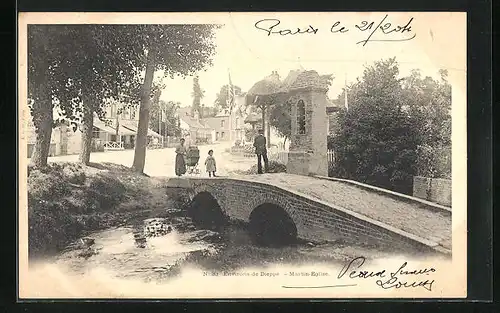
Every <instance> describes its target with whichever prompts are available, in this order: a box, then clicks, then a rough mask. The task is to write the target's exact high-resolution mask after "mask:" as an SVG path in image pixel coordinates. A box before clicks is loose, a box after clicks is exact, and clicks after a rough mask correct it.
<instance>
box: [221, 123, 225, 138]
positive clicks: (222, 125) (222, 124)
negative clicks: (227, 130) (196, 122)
mask: <svg viewBox="0 0 500 313" xmlns="http://www.w3.org/2000/svg"><path fill="white" fill-rule="evenodd" d="M225 122H226V121H224V120H222V121H220V127H224V124H225ZM222 136H224V135H222Z"/></svg>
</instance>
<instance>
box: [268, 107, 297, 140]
mask: <svg viewBox="0 0 500 313" xmlns="http://www.w3.org/2000/svg"><path fill="white" fill-rule="evenodd" d="M269 115H270V116H269V124H270V126H271V127H273V128H274V129H275V130H276V131H277V132H278V134H279V135H280V136H282V137H284V138H285V142H286V140H287V139H290V136H291V135H292V105H291V103H290V102H288V101H285V102H278V103H276V104H274V105H273V106H271V108H270V114H269Z"/></svg>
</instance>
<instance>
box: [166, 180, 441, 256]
mask: <svg viewBox="0 0 500 313" xmlns="http://www.w3.org/2000/svg"><path fill="white" fill-rule="evenodd" d="M167 187H168V188H172V189H171V190H175V191H176V193H179V191H180V190H184V191H183V195H182V196H181V195H177V197H179V198H181V199H184V200H183V201H182V202H183V203H184V204H186V203H188V202H189V200H192V199H194V197H195V196H196V195H197V194H199V193H200V192H208V193H210V194H211V195H212V196H213V197H214V198H215V200H217V202H218V203H219V205H220V207H221V208H222V210H223V211H224V213H225V214H226V215H227V216H229V217H230V218H233V219H236V220H243V221H246V222H248V219H249V217H250V214H251V213H252V211H253V210H254V209H255V208H256V207H258V206H259V205H261V204H264V203H271V204H275V205H278V206H280V207H281V208H283V209H284V210H285V211H286V212H287V213H288V215H289V216H290V217H291V218H292V219H293V221H294V222H295V225H296V227H297V232H298V236H299V237H300V238H303V239H306V240H311V241H319V242H321V241H337V240H342V241H344V242H345V243H347V244H358V245H359V244H368V245H375V246H378V247H382V248H386V249H388V250H392V251H394V250H398V251H415V250H418V251H425V252H429V251H433V248H431V246H430V245H429V244H428V243H425V242H423V241H419V240H416V239H414V238H410V237H408V236H406V235H405V234H404V233H403V232H401V231H400V230H397V229H394V228H391V227H389V226H387V225H383V224H381V223H380V222H376V221H373V220H371V219H369V218H366V217H364V216H361V215H359V214H356V213H354V212H350V211H346V210H344V209H342V208H335V207H332V206H331V205H328V204H326V203H321V202H319V201H317V200H314V199H311V198H309V197H307V196H301V195H298V194H296V193H294V192H289V191H287V190H284V189H281V188H279V187H276V186H272V185H269V184H265V183H257V182H253V181H245V180H240V179H224V178H218V179H200V178H197V179H189V180H187V179H170V180H169V183H167Z"/></svg>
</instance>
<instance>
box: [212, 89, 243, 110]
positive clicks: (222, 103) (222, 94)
mask: <svg viewBox="0 0 500 313" xmlns="http://www.w3.org/2000/svg"><path fill="white" fill-rule="evenodd" d="M229 88H230V86H229V85H224V86H222V87H221V88H220V91H219V92H218V93H217V96H216V98H215V101H214V106H215V108H216V109H217V110H218V111H221V110H224V109H227V103H228V99H229V97H228V92H229ZM233 89H234V94H235V95H241V88H240V87H238V86H235V85H233Z"/></svg>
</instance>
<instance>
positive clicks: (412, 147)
mask: <svg viewBox="0 0 500 313" xmlns="http://www.w3.org/2000/svg"><path fill="white" fill-rule="evenodd" d="M398 76H399V70H398V64H397V62H396V60H395V58H391V59H388V60H383V61H378V62H375V64H374V65H372V66H369V67H366V68H365V70H364V73H363V76H362V78H361V79H358V81H357V82H356V83H355V84H354V85H352V86H351V87H350V88H349V90H348V102H349V110H348V111H347V110H345V109H343V110H341V111H340V112H339V113H338V123H339V131H338V133H337V134H336V135H335V136H334V137H331V138H330V139H329V146H333V148H334V150H335V165H334V168H333V169H331V174H333V175H335V176H340V177H345V178H349V179H355V180H359V181H363V182H366V183H369V184H373V185H377V186H381V187H384V188H388V189H392V190H396V191H400V192H404V193H411V187H412V179H413V176H414V175H417V174H418V173H419V169H418V163H419V162H418V159H419V156H421V152H420V151H422V150H421V147H423V146H425V145H432V146H435V145H436V140H437V141H439V142H441V143H443V144H446V143H448V142H449V138H450V136H449V135H447V134H446V127H443V125H445V124H446V120H448V119H449V118H447V116H449V113H448V111H447V110H448V109H447V104H446V103H447V101H449V100H446V99H447V98H448V96H447V93H446V91H445V90H446V89H447V87H446V83H444V82H442V85H441V84H436V82H434V81H433V80H432V79H431V78H428V77H427V78H425V79H424V80H422V79H420V78H419V77H418V75H416V72H414V73H413V74H412V75H411V76H410V77H408V78H404V79H400V78H398ZM438 112H439V114H440V117H439V120H440V121H438V119H436V118H434V117H435V115H436V114H438ZM439 136H443V138H441V139H438V138H437V137H439Z"/></svg>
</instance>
